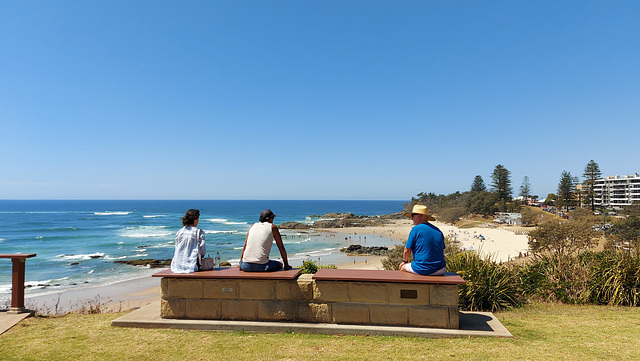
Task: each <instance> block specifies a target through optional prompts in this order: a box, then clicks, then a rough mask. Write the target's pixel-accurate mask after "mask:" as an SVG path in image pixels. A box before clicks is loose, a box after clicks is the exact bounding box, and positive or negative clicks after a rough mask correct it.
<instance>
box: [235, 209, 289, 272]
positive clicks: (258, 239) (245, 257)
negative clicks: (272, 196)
mask: <svg viewBox="0 0 640 361" xmlns="http://www.w3.org/2000/svg"><path fill="white" fill-rule="evenodd" d="M275 217H276V215H275V214H273V212H272V211H271V210H270V209H265V210H264V211H262V213H260V219H259V221H260V222H258V223H254V224H253V225H252V226H251V228H249V232H247V238H246V239H245V241H244V247H242V254H241V255H240V266H239V267H240V270H241V271H245V272H272V271H277V270H279V269H281V268H282V263H280V262H278V261H274V260H270V259H269V253H271V245H272V244H273V241H274V240H275V241H276V246H278V250H280V255H281V256H282V260H283V261H284V269H285V270H290V269H291V266H290V265H289V261H288V259H287V251H286V250H285V249H284V244H283V243H282V237H281V236H280V231H279V230H278V227H276V225H275V224H273V219H274V218H275Z"/></svg>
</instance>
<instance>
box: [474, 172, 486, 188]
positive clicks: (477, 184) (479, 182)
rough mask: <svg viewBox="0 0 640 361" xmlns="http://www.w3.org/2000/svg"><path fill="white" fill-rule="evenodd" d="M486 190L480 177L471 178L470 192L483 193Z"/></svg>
mask: <svg viewBox="0 0 640 361" xmlns="http://www.w3.org/2000/svg"><path fill="white" fill-rule="evenodd" d="M486 190H487V187H486V186H485V185H484V180H483V179H482V177H481V176H479V175H477V176H476V177H475V178H473V183H472V184H471V191H472V192H484V191H486Z"/></svg>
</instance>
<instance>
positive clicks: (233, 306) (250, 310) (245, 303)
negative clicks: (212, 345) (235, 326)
mask: <svg viewBox="0 0 640 361" xmlns="http://www.w3.org/2000/svg"><path fill="white" fill-rule="evenodd" d="M221 302H222V314H221V316H220V318H221V319H223V320H247V321H255V320H257V318H258V301H255V300H221Z"/></svg>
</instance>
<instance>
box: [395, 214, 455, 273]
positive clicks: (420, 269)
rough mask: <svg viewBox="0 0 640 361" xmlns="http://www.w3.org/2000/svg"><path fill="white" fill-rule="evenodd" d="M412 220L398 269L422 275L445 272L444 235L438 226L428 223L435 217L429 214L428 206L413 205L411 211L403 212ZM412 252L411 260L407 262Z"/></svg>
mask: <svg viewBox="0 0 640 361" xmlns="http://www.w3.org/2000/svg"><path fill="white" fill-rule="evenodd" d="M405 216H407V217H411V220H413V224H414V226H413V228H411V232H410V233H409V238H408V239H407V243H406V244H405V247H404V254H403V257H402V263H401V264H400V270H401V271H405V272H409V273H416V274H419V275H423V276H441V275H443V274H444V272H445V267H446V263H445V260H444V235H442V232H441V231H440V230H439V229H438V227H436V226H434V225H433V224H431V223H429V221H435V220H436V219H435V218H433V217H431V216H430V215H429V208H427V206H423V205H419V204H417V205H415V206H413V210H412V211H411V213H407V214H405ZM411 254H413V262H409V260H410V257H411Z"/></svg>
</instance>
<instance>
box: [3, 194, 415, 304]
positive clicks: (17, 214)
mask: <svg viewBox="0 0 640 361" xmlns="http://www.w3.org/2000/svg"><path fill="white" fill-rule="evenodd" d="M402 204H403V201H299V200H296V201H280V200H278V201H267V200H211V201H177V200H175V201H174V200H170V201H158V200H145V201H139V200H119V201H110V200H99V201H89V200H0V253H36V254H37V256H36V257H34V258H29V259H27V261H26V276H25V281H26V282H25V284H26V285H27V288H26V291H25V296H26V297H27V298H28V297H30V296H36V295H42V294H51V293H58V292H62V291H64V290H67V289H70V288H76V287H86V286H96V285H103V284H110V283H115V282H119V281H124V280H129V279H134V278H138V277H144V276H147V275H151V274H153V273H155V272H157V271H158V269H149V268H145V267H136V266H130V265H127V264H120V263H114V261H116V260H135V259H147V258H153V259H170V258H172V257H173V250H174V237H175V233H176V232H177V231H178V230H179V229H180V228H181V227H182V223H181V221H180V218H181V217H182V216H184V213H185V212H186V211H187V210H188V209H190V208H195V209H199V210H200V223H199V224H198V227H199V228H202V229H203V230H204V232H205V237H206V246H207V252H209V253H210V254H211V255H212V256H213V254H215V252H220V255H221V258H222V260H223V261H224V260H226V261H229V262H231V263H232V264H233V265H237V263H238V259H239V257H240V252H241V251H242V246H243V244H244V239H245V236H246V232H247V230H248V229H249V227H250V226H251V224H253V223H254V222H257V220H258V215H259V214H260V212H261V211H262V210H263V209H266V208H270V209H271V210H273V212H274V213H275V214H276V216H277V217H276V219H275V222H274V223H275V224H281V223H284V222H289V221H295V222H307V223H310V222H312V221H313V220H314V219H315V218H314V217H313V216H319V215H324V214H326V213H329V212H342V213H344V212H352V213H354V214H356V215H383V214H390V213H396V212H400V211H402V208H403V205H402ZM281 233H282V235H283V241H284V244H285V248H286V250H287V253H288V256H289V261H290V263H291V264H292V265H293V266H294V267H296V266H300V265H301V264H302V261H304V260H313V261H316V262H317V263H319V264H331V261H332V260H333V261H335V260H337V259H340V258H339V257H338V256H341V255H340V252H339V251H340V249H341V248H342V247H346V246H348V245H349V244H351V243H356V242H353V241H352V240H351V239H349V237H347V236H346V235H327V234H325V233H319V232H308V231H292V230H281ZM366 240H367V245H370V246H378V245H380V246H384V245H387V246H389V245H392V243H393V241H392V240H390V239H388V238H384V237H381V236H376V235H370V236H368V237H367V239H366ZM279 256H280V253H279V252H278V249H277V248H276V247H275V245H274V247H273V249H272V251H271V258H273V259H279ZM10 289H11V261H10V260H8V259H0V301H5V302H6V300H8V298H10V294H11V291H10Z"/></svg>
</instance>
